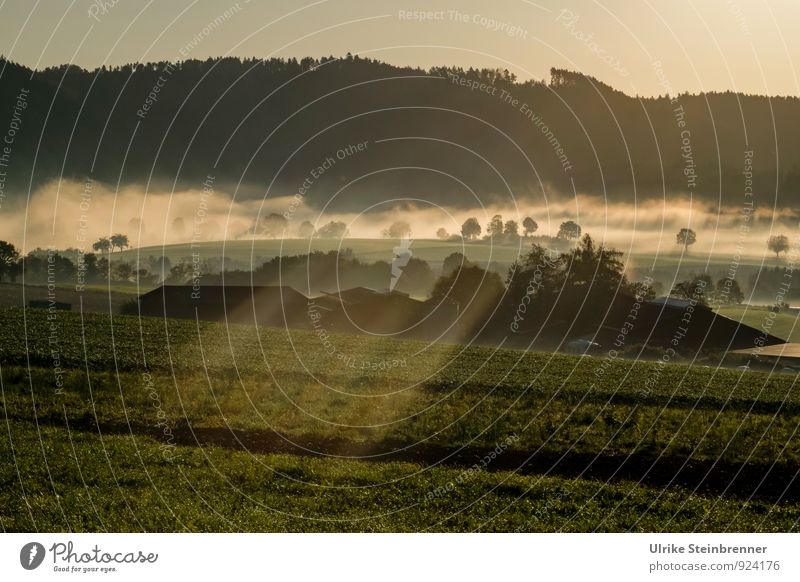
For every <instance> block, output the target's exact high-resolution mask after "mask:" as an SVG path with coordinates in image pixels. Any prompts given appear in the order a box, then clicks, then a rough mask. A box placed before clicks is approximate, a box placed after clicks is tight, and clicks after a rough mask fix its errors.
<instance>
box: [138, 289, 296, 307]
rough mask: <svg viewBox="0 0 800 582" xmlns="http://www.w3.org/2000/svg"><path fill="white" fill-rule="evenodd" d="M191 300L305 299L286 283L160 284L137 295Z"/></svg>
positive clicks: (210, 301)
mask: <svg viewBox="0 0 800 582" xmlns="http://www.w3.org/2000/svg"><path fill="white" fill-rule="evenodd" d="M162 297H165V298H166V299H167V300H187V299H189V300H191V301H194V302H197V303H222V302H223V301H224V302H226V303H238V302H241V301H250V300H251V299H252V298H254V297H255V298H256V299H273V298H278V299H280V300H281V301H284V302H285V301H306V300H307V298H306V296H305V295H303V294H302V293H300V292H299V291H297V290H296V289H295V288H294V287H289V286H287V285H201V286H200V287H198V288H194V287H192V286H191V285H162V286H161V287H157V288H156V289H153V290H152V291H150V292H148V293H145V294H144V295H141V296H139V299H140V301H141V300H148V299H155V298H158V299H159V300H160V299H161V298H162Z"/></svg>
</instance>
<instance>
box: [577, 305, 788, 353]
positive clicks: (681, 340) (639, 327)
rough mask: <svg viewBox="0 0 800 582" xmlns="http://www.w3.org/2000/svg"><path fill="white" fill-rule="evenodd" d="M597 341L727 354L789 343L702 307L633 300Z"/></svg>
mask: <svg viewBox="0 0 800 582" xmlns="http://www.w3.org/2000/svg"><path fill="white" fill-rule="evenodd" d="M593 339H594V341H596V342H598V343H599V344H601V345H602V346H603V347H604V348H609V349H610V348H615V347H616V349H621V348H624V347H625V346H626V345H627V346H631V345H648V346H651V347H659V348H671V349H674V350H676V351H680V350H691V351H695V352H696V351H698V350H709V351H719V352H725V351H730V350H740V349H745V348H752V347H754V346H758V345H761V346H772V345H778V344H784V343H786V342H785V340H783V339H781V338H778V337H775V336H772V335H769V334H767V333H765V332H763V331H761V330H759V329H756V328H753V327H750V326H748V325H745V324H743V323H740V322H738V321H734V320H733V319H730V318H727V317H725V316H722V315H719V314H718V313H715V312H714V311H713V310H712V309H711V308H710V307H708V306H706V305H703V304H702V303H698V302H693V301H688V300H682V299H675V298H673V297H661V298H658V299H654V300H652V301H646V302H643V303H637V302H636V300H635V299H634V298H633V297H622V298H620V299H618V300H617V301H616V302H615V304H614V306H613V307H612V309H611V313H610V314H609V317H608V319H607V320H606V322H605V324H604V326H603V327H602V328H600V329H599V330H598V331H597V333H596V334H595V335H594V337H593Z"/></svg>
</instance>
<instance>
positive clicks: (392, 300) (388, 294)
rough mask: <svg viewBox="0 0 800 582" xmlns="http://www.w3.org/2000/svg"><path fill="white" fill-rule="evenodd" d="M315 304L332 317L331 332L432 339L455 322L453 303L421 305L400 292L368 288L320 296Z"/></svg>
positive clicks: (418, 301) (456, 312) (427, 303)
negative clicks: (332, 330)
mask: <svg viewBox="0 0 800 582" xmlns="http://www.w3.org/2000/svg"><path fill="white" fill-rule="evenodd" d="M314 302H315V303H316V304H318V305H320V306H321V307H323V308H326V309H327V310H328V311H329V312H330V313H331V315H330V316H329V317H330V319H329V321H331V322H332V324H331V327H332V328H333V329H335V330H339V331H348V332H352V333H368V334H372V335H401V336H414V337H435V336H437V335H439V334H441V333H443V332H445V331H446V330H447V328H449V327H450V326H451V325H452V323H453V322H454V321H455V320H456V319H457V318H458V304H457V303H456V302H455V301H451V300H445V301H443V302H440V303H433V302H431V301H420V300H418V299H414V298H412V297H410V296H409V295H408V294H407V293H402V292H400V291H377V290H375V289H370V288H368V287H354V288H352V289H347V290H343V291H339V292H337V293H323V295H322V296H321V297H317V298H316V299H314Z"/></svg>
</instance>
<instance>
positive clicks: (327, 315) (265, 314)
mask: <svg viewBox="0 0 800 582" xmlns="http://www.w3.org/2000/svg"><path fill="white" fill-rule="evenodd" d="M139 310H140V311H139V312H140V314H141V315H144V316H150V317H174V318H180V319H195V317H197V318H198V319H200V320H205V321H218V322H228V323H244V324H251V325H252V324H253V323H254V321H257V322H258V324H259V325H267V326H273V327H290V328H298V329H310V328H315V329H318V328H324V329H327V330H330V331H337V332H344V333H366V334H372V335H392V336H394V335H400V336H409V337H437V336H438V335H440V334H442V333H444V332H445V331H446V330H447V329H448V328H449V327H450V326H451V324H452V323H453V322H454V321H455V320H456V318H457V317H458V304H457V303H456V302H454V301H450V300H445V301H442V302H439V303H433V302H430V301H419V300H417V299H413V298H411V297H409V295H408V294H406V293H401V292H399V291H391V292H381V291H376V290H374V289H369V288H366V287H355V288H353V289H347V290H343V291H340V292H337V293H324V294H323V295H322V296H320V297H315V298H308V297H306V296H305V295H303V294H302V293H300V292H299V291H297V290H295V289H294V288H292V287H286V286H283V287H281V286H244V285H242V286H236V285H226V286H220V285H209V286H200V287H192V286H189V285H164V286H162V287H159V288H157V289H153V290H152V291H150V292H149V293H145V294H144V295H141V296H140V297H139Z"/></svg>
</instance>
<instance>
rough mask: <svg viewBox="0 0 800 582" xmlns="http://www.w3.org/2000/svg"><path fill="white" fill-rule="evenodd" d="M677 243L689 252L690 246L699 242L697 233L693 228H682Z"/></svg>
mask: <svg viewBox="0 0 800 582" xmlns="http://www.w3.org/2000/svg"><path fill="white" fill-rule="evenodd" d="M676 242H677V244H679V245H681V246H682V247H683V248H685V249H687V250H688V249H689V247H690V246H692V245H693V244H694V243H696V242H697V233H695V231H693V230H692V229H691V228H682V229H680V231H679V232H678V234H677V236H676Z"/></svg>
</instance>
